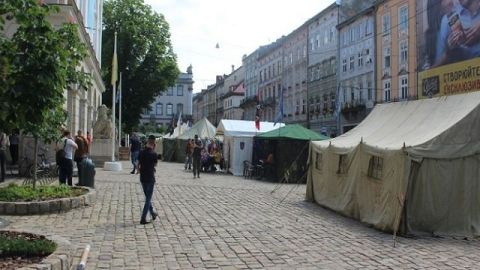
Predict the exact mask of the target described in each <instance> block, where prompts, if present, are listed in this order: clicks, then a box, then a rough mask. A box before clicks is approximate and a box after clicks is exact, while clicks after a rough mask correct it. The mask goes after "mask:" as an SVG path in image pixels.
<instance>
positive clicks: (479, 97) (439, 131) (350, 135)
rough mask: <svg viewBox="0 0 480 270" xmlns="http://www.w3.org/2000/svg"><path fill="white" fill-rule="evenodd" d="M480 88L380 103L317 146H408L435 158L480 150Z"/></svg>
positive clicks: (394, 148) (415, 153)
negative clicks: (412, 99) (427, 97)
mask: <svg viewBox="0 0 480 270" xmlns="http://www.w3.org/2000/svg"><path fill="white" fill-rule="evenodd" d="M479 130H480V91H477V92H472V93H468V94H460V95H452V96H442V97H438V98H432V99H422V100H415V101H404V102H394V103H387V104H378V105H376V106H375V108H374V109H373V111H372V112H371V113H370V114H369V115H368V116H367V118H366V119H365V120H364V121H363V122H361V123H360V124H359V125H358V126H357V127H355V128H354V129H352V130H350V131H349V132H347V133H345V134H343V135H341V136H339V137H336V138H334V139H331V140H326V141H319V142H313V143H312V145H313V146H314V147H320V148H326V147H329V146H332V147H335V148H337V149H345V150H348V149H352V148H354V147H357V146H358V145H359V144H360V143H362V144H363V145H364V146H368V147H370V148H373V149H377V150H401V149H405V150H406V151H407V152H409V153H410V154H414V155H416V156H425V157H427V156H428V157H432V158H444V157H448V158H455V157H458V156H464V155H467V156H468V155H474V154H477V153H479V152H480V150H479V149H480V132H479Z"/></svg>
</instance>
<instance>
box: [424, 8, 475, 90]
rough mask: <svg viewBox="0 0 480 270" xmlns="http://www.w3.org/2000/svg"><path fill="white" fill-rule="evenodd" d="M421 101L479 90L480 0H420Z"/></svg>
mask: <svg viewBox="0 0 480 270" xmlns="http://www.w3.org/2000/svg"><path fill="white" fill-rule="evenodd" d="M416 2H417V7H416V9H417V10H416V15H417V44H418V47H417V49H418V51H417V63H418V66H417V70H418V82H419V83H418V87H419V89H418V95H419V98H428V97H434V96H442V95H452V94H460V93H465V92H471V91H477V90H480V0H419V1H416Z"/></svg>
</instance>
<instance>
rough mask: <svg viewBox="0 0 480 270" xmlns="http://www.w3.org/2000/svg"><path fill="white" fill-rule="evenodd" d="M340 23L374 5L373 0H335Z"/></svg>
mask: <svg viewBox="0 0 480 270" xmlns="http://www.w3.org/2000/svg"><path fill="white" fill-rule="evenodd" d="M336 2H337V4H338V5H339V9H340V14H341V15H340V23H342V22H344V21H346V20H348V19H350V18H352V17H353V16H355V15H356V14H358V13H360V12H362V11H364V10H366V9H368V8H370V7H372V6H374V5H375V0H337V1H336Z"/></svg>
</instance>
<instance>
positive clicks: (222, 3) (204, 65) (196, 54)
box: [145, 0, 334, 92]
mask: <svg viewBox="0 0 480 270" xmlns="http://www.w3.org/2000/svg"><path fill="white" fill-rule="evenodd" d="M333 2H334V1H333V0H295V1H279V0H235V1H234V0H145V3H147V4H149V5H151V6H152V7H153V9H154V10H155V11H157V12H159V13H162V14H163V15H164V16H165V18H166V19H167V21H168V23H169V24H170V33H171V34H172V44H173V49H174V51H175V53H176V54H177V56H178V66H179V68H180V70H181V71H182V72H185V71H186V69H187V67H188V66H189V65H190V64H191V65H192V66H193V78H194V81H195V84H194V86H193V89H194V92H200V91H201V90H202V89H205V88H206V86H207V85H209V84H212V83H214V82H215V76H216V75H220V74H229V73H230V72H231V70H232V65H235V68H237V67H239V66H240V65H241V64H242V56H243V55H244V54H250V53H251V52H253V51H254V50H255V49H256V48H258V47H259V46H261V45H266V44H269V43H270V42H273V41H275V40H276V39H277V38H279V37H281V36H282V35H287V34H289V33H290V32H292V31H293V30H295V29H296V28H297V27H299V26H300V25H302V24H303V23H304V22H305V21H306V20H308V19H309V18H311V17H313V16H314V15H316V14H317V13H318V12H320V11H321V10H322V9H324V8H325V7H327V6H328V5H330V4H331V3H333ZM217 43H218V44H219V47H220V48H218V49H217V48H216V44H217Z"/></svg>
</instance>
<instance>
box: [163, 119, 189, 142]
mask: <svg viewBox="0 0 480 270" xmlns="http://www.w3.org/2000/svg"><path fill="white" fill-rule="evenodd" d="M189 129H190V128H189V127H188V124H187V123H183V124H182V125H180V126H177V127H175V129H174V130H173V133H172V134H171V135H170V134H166V135H165V136H163V138H164V139H176V138H178V136H180V135H182V134H183V133H184V132H186V131H187V130H189Z"/></svg>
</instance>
